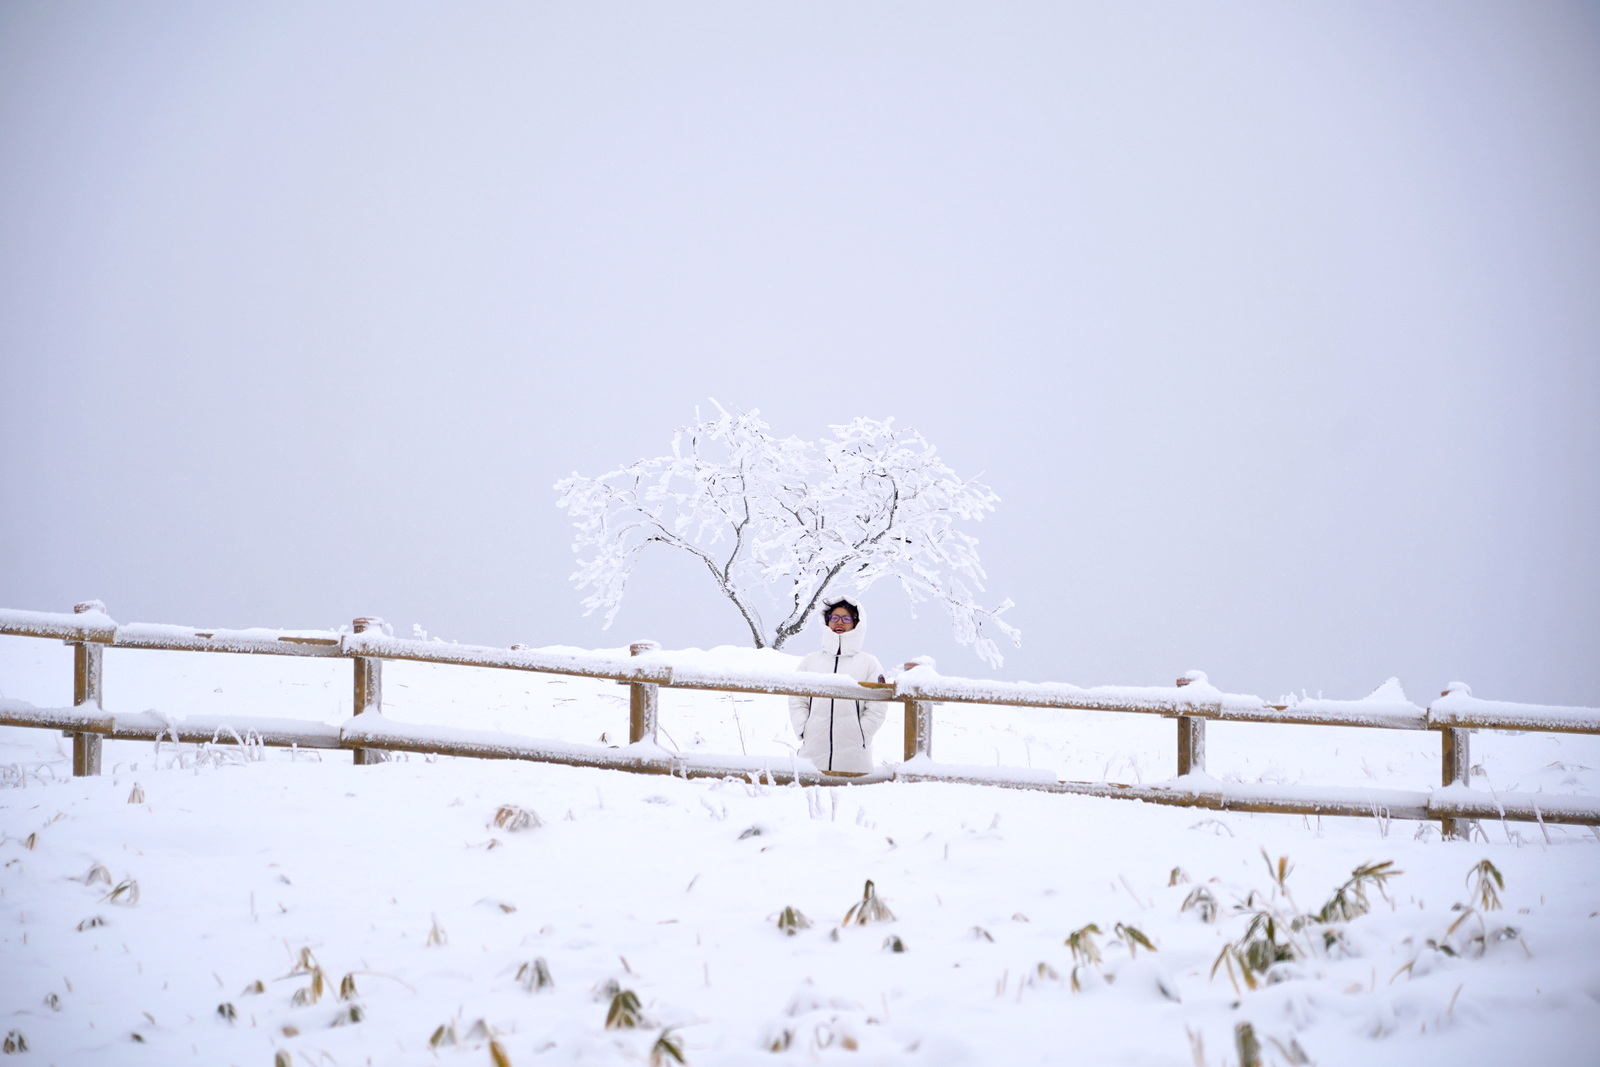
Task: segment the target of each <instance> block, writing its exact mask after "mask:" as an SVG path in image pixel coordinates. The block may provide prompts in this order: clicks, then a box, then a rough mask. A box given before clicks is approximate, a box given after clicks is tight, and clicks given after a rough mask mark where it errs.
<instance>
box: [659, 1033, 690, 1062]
mask: <svg viewBox="0 0 1600 1067" xmlns="http://www.w3.org/2000/svg"><path fill="white" fill-rule="evenodd" d="M688 1062H689V1061H688V1060H686V1059H684V1058H683V1039H682V1038H680V1037H678V1036H677V1035H676V1034H674V1033H673V1032H672V1027H670V1026H669V1027H667V1028H666V1029H665V1030H663V1031H661V1036H660V1037H658V1038H656V1043H655V1044H654V1045H651V1046H650V1067H666V1065H667V1064H669V1063H684V1064H686V1063H688Z"/></svg>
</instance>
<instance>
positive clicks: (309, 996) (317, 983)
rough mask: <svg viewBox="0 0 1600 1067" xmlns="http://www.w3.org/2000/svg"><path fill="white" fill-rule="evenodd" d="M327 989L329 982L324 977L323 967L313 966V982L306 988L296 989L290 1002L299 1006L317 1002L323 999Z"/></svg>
mask: <svg viewBox="0 0 1600 1067" xmlns="http://www.w3.org/2000/svg"><path fill="white" fill-rule="evenodd" d="M327 991H328V983H327V979H326V978H324V977H323V974H322V968H321V967H313V968H311V984H310V985H308V986H306V987H305V988H304V989H296V990H295V991H294V996H293V998H291V1000H290V1003H291V1004H293V1005H294V1006H295V1007H297V1008H298V1007H300V1006H302V1005H305V1004H315V1003H316V1002H317V1001H319V1000H321V999H322V996H323V994H324V993H326V992H327Z"/></svg>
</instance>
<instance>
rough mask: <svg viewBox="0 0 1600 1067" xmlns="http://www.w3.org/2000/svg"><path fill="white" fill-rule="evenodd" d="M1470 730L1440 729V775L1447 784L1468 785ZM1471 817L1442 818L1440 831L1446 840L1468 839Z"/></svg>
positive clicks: (1470, 771)
mask: <svg viewBox="0 0 1600 1067" xmlns="http://www.w3.org/2000/svg"><path fill="white" fill-rule="evenodd" d="M1468 736H1469V733H1468V731H1466V730H1462V729H1457V728H1455V727H1448V726H1447V727H1445V728H1444V729H1442V730H1440V731H1439V746H1440V755H1441V757H1442V758H1441V760H1440V765H1441V766H1440V775H1439V780H1440V782H1441V783H1442V784H1444V785H1446V786H1452V785H1468V784H1470V782H1469V779H1470V777H1471V774H1472V746H1471V743H1470V742H1469V741H1468V740H1467V738H1468ZM1472 825H1473V821H1472V820H1471V819H1440V820H1439V831H1440V833H1442V834H1443V835H1444V838H1445V840H1446V841H1449V840H1462V841H1464V840H1466V839H1467V838H1468V837H1470V836H1471V834H1472Z"/></svg>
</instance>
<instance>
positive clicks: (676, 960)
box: [0, 638, 1600, 1067]
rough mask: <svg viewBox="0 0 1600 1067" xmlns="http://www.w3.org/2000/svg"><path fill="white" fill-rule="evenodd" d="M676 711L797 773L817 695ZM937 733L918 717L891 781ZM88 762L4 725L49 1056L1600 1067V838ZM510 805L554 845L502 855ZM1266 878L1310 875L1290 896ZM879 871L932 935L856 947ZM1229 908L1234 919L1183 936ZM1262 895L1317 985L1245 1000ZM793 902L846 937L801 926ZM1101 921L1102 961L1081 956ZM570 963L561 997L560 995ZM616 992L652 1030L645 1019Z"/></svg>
mask: <svg viewBox="0 0 1600 1067" xmlns="http://www.w3.org/2000/svg"><path fill="white" fill-rule="evenodd" d="M678 655H679V656H681V657H682V658H683V659H685V660H688V661H693V662H700V663H706V664H712V665H717V664H720V665H725V666H744V667H766V668H769V669H771V668H779V667H783V666H787V665H792V664H793V663H794V662H795V658H794V657H790V656H785V655H782V654H780V653H773V652H753V651H750V650H739V649H719V650H715V651H712V652H687V653H680V654H678ZM70 663H71V653H70V650H68V649H66V648H65V647H63V646H62V645H60V644H57V643H54V642H50V641H43V640H32V639H24V638H0V696H4V697H9V698H14V699H20V700H26V701H29V702H32V703H35V704H38V705H42V706H60V705H63V704H67V703H70V696H71V691H70V680H71V671H70ZM350 670H351V668H350V664H349V663H347V662H342V661H319V660H296V659H289V658H270V657H259V658H252V657H249V656H230V655H206V654H199V653H195V654H189V653H164V652H140V651H130V650H120V649H111V650H108V651H107V652H106V656H105V678H106V705H107V707H108V708H110V709H112V710H116V711H139V710H144V709H146V708H156V709H160V710H162V711H167V712H173V713H177V714H197V713H212V714H216V713H230V714H241V715H272V716H299V717H306V718H313V719H319V720H322V721H326V722H335V723H336V722H339V721H340V720H341V719H342V718H344V717H345V716H347V715H348V714H349V710H350ZM1220 681H1221V680H1219V682H1220ZM1380 681H1382V679H1374V685H1375V686H1376V684H1377V683H1378V682H1380ZM1270 695H1271V696H1276V695H1277V694H1270ZM1327 695H1328V696H1341V697H1358V696H1361V695H1363V694H1359V693H1345V694H1332V693H1330V694H1327ZM1494 695H1496V696H1504V697H1508V698H1512V699H1514V698H1515V697H1516V696H1517V694H1494ZM626 696H627V690H626V689H624V688H622V687H620V686H617V685H614V684H611V683H599V682H588V681H582V680H579V679H564V678H558V677H551V676H543V675H533V674H523V673H515V672H502V671H489V670H473V669H467V668H456V667H430V666H425V665H416V664H404V663H401V664H393V663H391V664H388V665H387V666H386V668H385V675H384V699H385V704H384V712H385V714H386V715H388V716H390V717H392V718H395V719H398V720H402V721H416V722H434V723H448V724H452V725H458V726H465V727H474V728H482V729H496V730H507V731H514V732H523V733H527V734H530V735H534V736H539V737H550V738H560V739H565V740H571V741H582V742H586V743H595V742H597V741H599V740H600V739H601V737H602V735H605V737H606V738H607V739H608V740H610V741H616V740H618V738H619V737H621V738H624V739H625V734H626V718H627V701H626ZM662 723H663V727H664V733H663V737H662V741H663V743H664V744H666V745H667V746H668V747H674V748H678V749H681V750H701V751H705V752H708V753H709V752H720V753H740V752H746V753H749V754H752V755H755V754H774V755H778V754H787V752H788V751H789V749H788V747H787V745H788V741H789V736H788V727H787V720H786V717H785V715H784V711H783V702H782V699H781V698H770V697H748V696H729V695H726V694H715V693H686V692H677V691H664V692H663V694H662ZM899 730H900V723H899V720H898V716H897V715H896V714H895V713H893V712H891V715H890V719H889V722H888V724H887V725H886V726H885V728H884V732H883V734H881V735H880V737H879V739H878V745H877V752H878V756H879V758H880V759H889V758H895V757H897V755H898V752H897V749H898V738H899ZM1172 732H1173V727H1172V724H1171V723H1170V722H1166V721H1162V720H1156V719H1148V718H1144V717H1140V716H1134V715H1123V716H1117V715H1108V714H1093V713H1062V712H1049V711H1033V710H1027V709H1005V708H982V707H968V708H941V709H939V711H938V713H937V728H936V733H935V756H936V757H937V758H938V759H940V760H943V761H949V762H954V763H967V764H991V765H992V764H996V763H998V764H1003V765H1008V766H1012V765H1014V766H1032V767H1036V768H1051V769H1054V770H1057V771H1059V772H1060V773H1061V774H1062V775H1063V776H1064V777H1069V778H1080V779H1098V778H1112V779H1118V780H1126V781H1147V782H1148V781H1159V780H1162V779H1165V778H1167V777H1169V776H1170V775H1171V774H1172V773H1173V771H1174V768H1173V759H1174V755H1173V738H1172ZM1209 750H1210V752H1209V768H1208V769H1209V771H1210V773H1211V774H1213V775H1214V776H1216V777H1219V778H1224V779H1232V780H1239V781H1248V782H1255V781H1266V782H1281V783H1298V782H1306V783H1317V784H1329V785H1362V784H1373V785H1382V786H1390V787H1398V788H1412V789H1423V788H1428V787H1430V786H1432V785H1434V784H1435V783H1436V776H1437V774H1438V760H1439V755H1438V740H1437V738H1436V737H1435V736H1434V735H1432V734H1419V733H1407V732H1399V731H1381V730H1354V729H1340V728H1315V727H1288V726H1267V725H1222V724H1212V725H1211V727H1210V731H1209ZM68 752H69V747H68V744H67V743H66V742H65V740H64V739H62V738H60V737H59V736H52V735H51V734H50V733H49V732H47V731H42V730H22V729H0V771H3V776H4V778H3V784H4V786H5V788H4V789H3V790H0V855H3V860H0V863H3V867H0V942H3V949H0V952H3V960H4V963H3V965H0V1012H3V1013H4V1018H3V1019H0V1030H3V1031H6V1032H7V1033H6V1041H7V1042H8V1045H9V1046H10V1047H15V1046H16V1045H17V1044H19V1043H20V1042H24V1041H25V1042H26V1045H27V1056H28V1057H30V1058H31V1059H29V1060H25V1061H20V1062H39V1063H54V1064H102V1063H115V1064H122V1063H151V1064H158V1063H161V1064H164V1063H170V1062H175V1061H188V1062H198V1063H206V1064H240V1065H248V1064H258V1065H265V1064H269V1063H273V1062H274V1058H275V1057H276V1058H277V1061H278V1062H280V1063H281V1062H291V1063H294V1064H307V1065H311V1064H343V1065H349V1064H366V1063H372V1064H414V1063H419V1062H427V1061H430V1060H432V1059H435V1058H437V1059H438V1060H440V1061H441V1062H445V1063H456V1062H461V1063H490V1062H492V1057H493V1056H494V1055H495V1054H497V1053H498V1054H499V1055H500V1056H502V1057H503V1058H504V1059H505V1060H507V1061H509V1062H510V1063H512V1064H517V1065H523V1064H535V1063H550V1064H558V1063H560V1064H565V1063H595V1064H602V1063H619V1064H622V1063H648V1062H651V1060H652V1050H654V1056H655V1059H656V1060H658V1061H664V1062H669V1063H670V1062H673V1061H672V1060H671V1058H670V1053H669V1052H668V1051H667V1049H666V1048H665V1047H664V1046H663V1045H658V1041H660V1039H661V1038H662V1035H663V1031H664V1030H665V1031H667V1041H668V1043H672V1044H674V1047H678V1048H681V1052H682V1055H683V1057H684V1058H685V1059H686V1060H687V1061H688V1062H690V1063H693V1064H748V1063H765V1062H772V1063H784V1062H796V1061H804V1062H810V1061H813V1060H824V1061H832V1062H839V1063H853V1064H872V1063H897V1064H898V1063H905V1064H964V1063H985V1064H1030V1063H1095V1064H1102V1063H1108V1064H1121V1063H1127V1064H1151V1065H1155V1064H1175V1065H1188V1064H1201V1063H1203V1064H1208V1065H1212V1067H1220V1065H1222V1064H1224V1063H1237V1062H1238V1061H1239V1052H1238V1050H1237V1047H1236V1043H1235V1042H1236V1026H1238V1024H1240V1023H1245V1022H1248V1023H1249V1024H1250V1026H1251V1030H1252V1033H1253V1034H1254V1035H1255V1037H1256V1038H1257V1040H1258V1041H1259V1044H1260V1046H1261V1050H1262V1051H1261V1056H1262V1059H1263V1062H1267V1063H1273V1062H1277V1063H1297V1062H1313V1063H1318V1064H1323V1065H1329V1064H1342V1063H1357V1062H1360V1063H1374V1064H1390V1063H1392V1064H1418V1063H1440V1064H1444V1063H1449V1064H1466V1063H1503V1062H1510V1061H1513V1060H1515V1061H1526V1062H1537V1061H1539V1060H1553V1061H1559V1062H1594V1061H1595V1057H1596V1053H1595V1049H1596V1048H1597V1047H1600V841H1597V839H1596V836H1595V834H1593V833H1592V832H1590V831H1588V830H1584V829H1581V828H1576V827H1559V826H1551V827H1548V828H1541V827H1539V826H1537V825H1530V824H1510V825H1500V824H1494V823H1485V824H1483V825H1482V827H1481V831H1482V832H1481V834H1480V835H1479V836H1478V837H1477V838H1476V839H1474V840H1473V841H1470V842H1453V841H1452V842H1445V841H1441V840H1440V838H1439V835H1438V831H1437V828H1436V827H1435V826H1433V825H1430V824H1416V823H1404V822H1392V823H1391V822H1387V821H1384V820H1380V819H1376V818H1374V819H1324V820H1320V821H1319V820H1317V819H1304V818H1301V817H1298V816H1296V817H1288V816H1269V815H1249V814H1223V815H1216V814H1213V813H1208V812H1201V811H1192V810H1188V809H1180V808H1163V807H1149V806H1145V805H1140V804H1134V803H1128V802H1118V801H1112V800H1098V799H1091V798H1084V797H1074V796H1057V795H1044V794H1037V793H1028V792H1013V791H1008V790H1000V789H994V788H985V787H978V786H960V785H947V784H912V783H890V784H879V785H871V786H862V787H851V788H829V789H801V788H783V787H770V786H759V785H753V784H750V783H748V782H740V781H706V780H696V781H687V782H686V781H680V780H676V779H669V778H661V777H653V776H642V775H629V774H622V773H617V772H611V771H597V770H581V769H574V768H568V767H558V766H547V765H538V764H526V763H511V762H505V763H499V762H488V761H471V760H449V759H438V760H434V759H428V758H424V757H420V756H412V757H410V758H409V759H407V758H400V759H397V760H395V761H394V762H390V763H386V764H382V765H379V766H373V767H353V766H351V765H350V762H349V756H348V755H346V754H343V753H339V754H326V755H318V754H315V753H301V754H294V753H289V752H285V751H281V750H274V751H268V752H265V753H263V752H260V751H259V750H252V751H247V752H241V751H240V750H238V749H236V748H232V747H228V746H221V747H216V748H209V747H206V748H196V747H193V746H184V747H182V748H175V747H174V746H172V745H166V746H161V747H156V746H152V745H147V744H134V743H128V742H109V743H107V744H106V746H105V770H106V773H105V774H104V776H103V777H100V778H94V779H73V778H71V777H70V761H69V759H68ZM1473 762H1474V778H1473V784H1474V786H1475V787H1477V788H1484V789H1489V788H1494V789H1506V790H1510V789H1516V790H1519V791H1524V792H1535V791H1539V790H1543V791H1546V792H1551V793H1578V794H1582V795H1586V796H1594V795H1597V794H1600V772H1597V770H1596V768H1600V739H1596V738H1589V737H1576V736H1568V737H1555V736H1544V735H1535V734H1527V735H1520V736H1509V735H1488V734H1484V733H1479V734H1476V735H1474V737H1473ZM507 805H514V806H517V807H518V808H520V809H521V810H523V811H527V812H535V813H537V816H538V821H539V823H540V825H534V826H528V827H525V828H522V829H513V828H511V827H509V826H496V825H495V821H496V815H497V812H499V811H500V810H501V809H502V807H503V806H507ZM502 821H506V820H504V819H503V820H502ZM1264 855H1265V856H1266V857H1269V858H1270V860H1271V863H1272V865H1276V864H1277V861H1278V858H1279V857H1287V858H1288V862H1289V863H1290V864H1292V870H1290V871H1289V873H1288V875H1287V877H1286V878H1285V879H1284V882H1283V886H1282V887H1279V886H1277V885H1275V884H1274V877H1273V875H1274V873H1275V867H1274V866H1269V863H1268V862H1266V861H1265V860H1264ZM1484 860H1487V861H1489V863H1490V864H1492V865H1493V868H1494V869H1495V870H1496V871H1498V872H1499V873H1500V874H1501V875H1502V876H1503V878H1504V886H1503V888H1498V897H1499V902H1500V903H1502V904H1503V907H1501V908H1499V909H1494V910H1491V909H1489V908H1488V907H1486V906H1485V901H1484V900H1483V899H1481V897H1480V889H1479V887H1480V885H1481V884H1482V883H1483V880H1484V878H1485V877H1488V878H1489V879H1490V883H1491V884H1492V875H1487V874H1484V875H1480V876H1475V875H1474V874H1473V873H1472V872H1473V871H1474V868H1477V867H1478V865H1479V864H1480V863H1481V862H1482V861H1484ZM1386 861H1392V864H1393V866H1392V867H1391V868H1388V870H1390V871H1394V870H1398V871H1399V872H1401V873H1395V874H1393V875H1392V876H1391V877H1390V878H1389V879H1388V881H1387V883H1386V884H1385V885H1383V886H1376V885H1373V886H1370V887H1369V888H1368V889H1367V890H1366V893H1367V899H1368V900H1369V902H1370V904H1371V910H1370V912H1368V913H1366V914H1363V915H1359V916H1357V917H1354V918H1350V919H1348V920H1345V921H1336V922H1332V923H1319V922H1311V923H1309V924H1304V925H1301V926H1300V927H1299V928H1298V929H1294V928H1292V924H1291V923H1290V922H1289V920H1290V919H1292V917H1293V916H1294V915H1304V914H1309V913H1315V912H1317V911H1319V910H1320V909H1322V907H1323V905H1324V902H1325V901H1327V899H1328V897H1329V895H1330V893H1331V892H1332V891H1333V890H1334V889H1335V888H1336V887H1337V886H1339V885H1340V884H1341V883H1343V882H1345V880H1346V879H1348V878H1349V877H1350V875H1351V872H1352V870H1353V869H1354V868H1356V867H1358V866H1361V865H1363V864H1369V863H1383V862H1386ZM869 879H870V880H871V881H872V882H873V883H874V885H875V887H876V890H877V893H878V894H879V896H880V897H881V899H882V902H883V903H884V904H885V905H886V906H887V908H888V909H889V910H890V911H892V913H893V916H894V921H892V922H882V923H876V922H875V923H871V924H867V925H849V926H846V925H844V924H843V919H844V917H845V914H846V912H847V910H848V909H850V908H851V906H852V905H853V904H855V903H857V902H859V901H860V900H861V898H862V892H863V884H864V883H865V882H866V881H867V880H869ZM1197 890H1204V891H1205V893H1206V894H1209V896H1210V897H1211V898H1213V899H1214V900H1215V902H1216V905H1217V913H1216V921H1215V922H1207V921H1205V916H1204V914H1203V913H1204V911H1205V910H1206V909H1205V908H1204V907H1202V906H1197V905H1194V904H1192V905H1191V906H1190V907H1189V908H1187V909H1185V908H1184V906H1183V905H1184V902H1185V901H1186V900H1197V899H1198V895H1197V894H1196V891H1197ZM1252 894H1254V896H1253V897H1252ZM1192 895H1193V896H1192ZM1246 902H1249V906H1250V907H1252V908H1253V909H1254V910H1255V912H1257V913H1259V914H1265V915H1270V916H1272V917H1273V918H1274V920H1275V927H1274V929H1275V931H1276V933H1277V935H1278V936H1277V943H1278V944H1279V945H1280V946H1283V947H1282V948H1281V949H1280V950H1279V954H1282V953H1292V954H1294V955H1295V956H1296V957H1297V958H1295V959H1289V960H1285V961H1283V962H1280V963H1277V964H1275V965H1274V966H1273V967H1272V968H1271V970H1270V971H1269V972H1268V973H1267V976H1266V980H1264V981H1262V982H1261V983H1260V987H1259V988H1256V989H1250V988H1247V987H1245V986H1242V985H1241V986H1240V987H1238V988H1236V987H1235V985H1234V980H1232V979H1230V977H1229V974H1228V968H1227V967H1224V968H1222V969H1219V970H1217V971H1216V973H1215V975H1213V974H1212V969H1213V963H1214V961H1216V960H1217V958H1218V955H1219V952H1220V951H1221V950H1222V949H1223V946H1224V945H1225V944H1227V943H1229V942H1236V941H1238V940H1239V939H1240V938H1241V937H1243V936H1244V935H1245V933H1246V928H1247V924H1248V923H1249V914H1248V913H1247V912H1245V911H1243V910H1240V907H1241V906H1243V905H1245V904H1246ZM787 907H792V908H795V909H797V910H798V911H799V912H801V913H803V914H804V915H805V916H807V917H809V919H810V923H811V925H810V926H809V927H808V928H805V929H800V930H798V931H797V932H795V933H794V934H793V936H786V935H785V933H784V932H783V931H782V930H780V929H779V927H778V925H777V919H778V917H779V915H780V913H781V912H783V910H784V909H785V908H787ZM1278 920H1282V921H1281V922H1279V921H1278ZM1090 923H1093V924H1095V925H1096V926H1097V927H1098V930H1099V931H1100V932H1099V934H1098V936H1095V935H1092V934H1091V935H1089V940H1092V941H1093V942H1094V943H1095V944H1096V945H1097V947H1098V950H1099V954H1100V959H1099V960H1098V961H1093V960H1090V959H1088V958H1087V957H1086V956H1084V955H1081V954H1078V953H1075V952H1074V950H1073V948H1072V947H1070V946H1069V945H1068V944H1066V941H1067V939H1068V937H1069V935H1071V934H1073V932H1074V931H1079V930H1082V929H1083V928H1084V927H1085V926H1086V925H1087V924H1090ZM1119 924H1121V928H1122V932H1121V933H1120V934H1119V932H1118V926H1119ZM1133 931H1137V932H1138V934H1140V935H1142V936H1144V937H1145V938H1147V939H1148V940H1149V941H1150V942H1151V943H1153V945H1154V950H1153V951H1152V950H1149V949H1146V948H1143V947H1140V946H1139V944H1138V939H1137V938H1136V937H1135V934H1134V933H1133ZM1330 939H1331V940H1332V944H1331V946H1330V945H1329V944H1328V942H1329V940H1330ZM1079 944H1080V947H1081V948H1082V949H1083V950H1084V951H1086V946H1084V939H1083V938H1080V939H1079ZM896 946H898V947H900V948H903V951H895V948H896ZM1135 950H1136V951H1135ZM535 961H543V968H544V969H546V970H547V971H548V974H549V976H550V978H551V979H552V980H553V985H551V986H548V987H546V988H543V989H539V988H536V986H537V983H535V982H531V981H530V980H529V976H530V975H532V974H534V973H536V971H537V967H536V964H535ZM1235 970H1236V971H1237V968H1235ZM347 976H348V982H347V981H346V978H347ZM1075 985H1076V986H1077V987H1078V988H1076V989H1075V988H1074V986H1075ZM341 986H346V987H348V988H347V990H346V992H347V993H348V995H347V996H342V995H341ZM530 987H534V988H530ZM616 990H626V991H631V992H633V993H634V994H636V995H637V997H638V1000H639V1002H640V1006H641V1011H642V1015H643V1017H644V1019H643V1023H644V1024H643V1025H641V1026H639V1027H637V1028H632V1029H607V1028H606V1026H605V1023H606V1019H607V1014H608V1011H609V1009H610V1008H611V1007H612V1003H613V1000H614V999H615V991H616ZM319 993H320V995H319ZM775 1046H776V1047H777V1048H778V1051H771V1050H772V1049H773V1048H774V1047H775Z"/></svg>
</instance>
